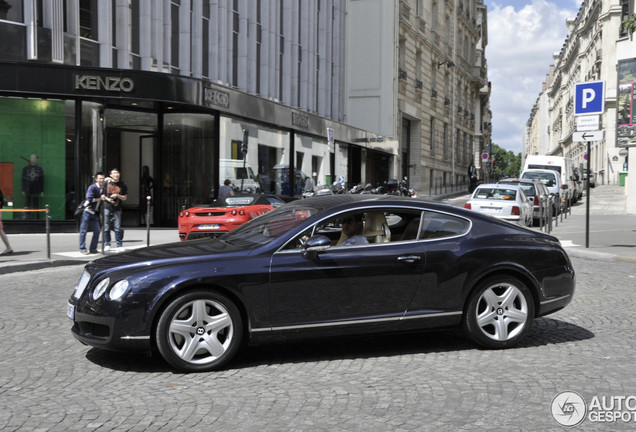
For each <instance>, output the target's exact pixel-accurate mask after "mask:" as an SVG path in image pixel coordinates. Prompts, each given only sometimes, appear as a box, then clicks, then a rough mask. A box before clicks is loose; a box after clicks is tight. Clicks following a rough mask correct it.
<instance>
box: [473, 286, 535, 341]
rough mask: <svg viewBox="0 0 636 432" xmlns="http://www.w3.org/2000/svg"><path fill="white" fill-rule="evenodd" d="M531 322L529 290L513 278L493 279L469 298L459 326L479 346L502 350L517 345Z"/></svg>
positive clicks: (532, 312)
mask: <svg viewBox="0 0 636 432" xmlns="http://www.w3.org/2000/svg"><path fill="white" fill-rule="evenodd" d="M533 320H534V301H533V300H532V295H531V294H530V290H529V289H528V288H527V287H526V286H525V285H524V284H523V283H522V282H521V281H519V280H518V279H516V278H513V277H510V276H494V277H491V278H489V279H487V280H485V281H483V282H482V283H480V284H479V285H478V286H477V287H476V288H475V290H474V291H473V293H472V294H471V296H470V297H469V301H468V307H467V309H466V312H465V314H464V319H463V321H462V327H463V331H464V333H465V334H466V336H467V337H468V338H469V339H470V340H472V341H473V342H475V343H477V344H478V345H482V346H484V347H486V348H490V349H502V348H510V347H513V346H515V345H516V344H517V343H519V341H520V340H521V339H523V338H524V336H525V335H526V334H527V333H528V331H530V327H531V326H532V322H533ZM502 324H503V325H502Z"/></svg>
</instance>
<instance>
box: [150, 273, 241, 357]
mask: <svg viewBox="0 0 636 432" xmlns="http://www.w3.org/2000/svg"><path fill="white" fill-rule="evenodd" d="M201 289H204V290H208V291H216V292H218V293H219V294H222V295H223V296H225V297H227V298H228V299H229V300H230V301H232V303H234V305H235V306H236V308H237V309H238V311H239V314H240V315H241V321H242V322H243V330H244V331H243V335H242V340H241V343H244V342H246V341H247V339H248V338H249V329H250V328H251V326H250V319H249V315H248V313H247V308H246V307H245V304H244V302H243V301H242V300H241V299H240V297H239V296H237V295H236V294H235V293H233V292H232V290H230V289H227V288H225V287H223V286H221V285H218V284H210V283H197V284H193V285H188V286H185V287H182V288H181V289H176V290H172V291H171V292H169V293H168V294H167V295H165V296H162V299H161V301H160V304H159V305H158V307H157V308H156V309H155V311H154V314H153V315H152V316H151V317H150V319H151V323H150V343H151V349H152V351H153V353H154V352H156V351H157V340H156V334H157V325H158V323H159V319H160V317H161V315H162V314H163V312H164V311H165V310H166V308H167V307H168V306H169V305H170V304H171V303H172V301H173V300H175V299H176V298H178V297H181V296H183V295H185V294H188V293H190V292H194V291H198V290H201Z"/></svg>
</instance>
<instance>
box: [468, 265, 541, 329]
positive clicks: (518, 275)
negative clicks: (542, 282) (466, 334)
mask: <svg viewBox="0 0 636 432" xmlns="http://www.w3.org/2000/svg"><path fill="white" fill-rule="evenodd" d="M495 276H509V277H514V278H515V279H519V281H521V282H522V283H523V284H524V285H525V286H526V287H527V288H528V290H530V294H531V295H532V302H533V303H534V317H535V318H536V317H537V313H538V312H539V307H540V301H539V289H540V288H539V283H538V281H537V280H536V279H534V278H532V277H531V275H530V274H529V273H527V272H525V271H522V270H520V269H518V268H515V267H506V268H498V269H493V270H492V271H490V272H488V273H484V274H481V275H480V276H479V277H477V278H475V279H473V280H472V282H471V283H470V285H469V286H468V287H467V289H466V295H465V297H464V305H463V313H462V316H463V317H464V319H465V317H466V313H467V311H468V304H469V303H470V299H471V297H472V295H473V293H474V292H475V289H476V288H477V287H478V286H479V285H480V284H481V283H482V282H483V281H484V280H486V279H489V278H491V277H495Z"/></svg>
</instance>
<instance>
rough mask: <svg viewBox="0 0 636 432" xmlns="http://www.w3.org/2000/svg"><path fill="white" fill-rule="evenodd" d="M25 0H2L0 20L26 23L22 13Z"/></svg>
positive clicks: (0, 3)
mask: <svg viewBox="0 0 636 432" xmlns="http://www.w3.org/2000/svg"><path fill="white" fill-rule="evenodd" d="M22 2H23V0H4V1H1V2H0V20H5V21H13V22H19V23H24V15H23V13H22Z"/></svg>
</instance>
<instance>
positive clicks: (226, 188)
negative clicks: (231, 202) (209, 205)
mask: <svg viewBox="0 0 636 432" xmlns="http://www.w3.org/2000/svg"><path fill="white" fill-rule="evenodd" d="M231 184H232V182H231V181H230V179H226V180H225V181H224V182H223V186H221V187H220V188H219V199H221V198H227V197H229V196H232V195H234V189H232V186H230V185H231Z"/></svg>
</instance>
